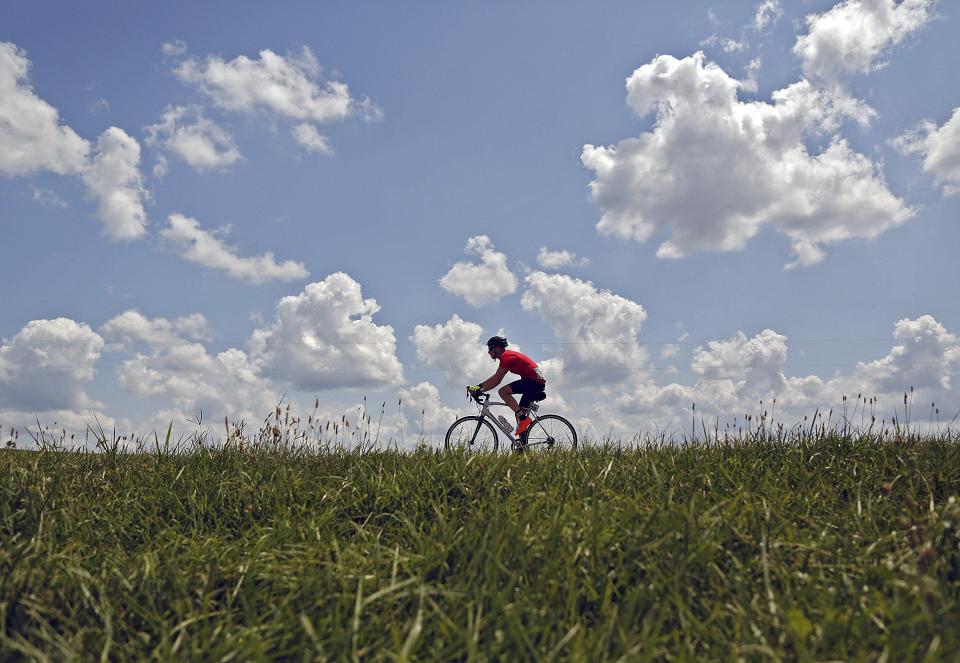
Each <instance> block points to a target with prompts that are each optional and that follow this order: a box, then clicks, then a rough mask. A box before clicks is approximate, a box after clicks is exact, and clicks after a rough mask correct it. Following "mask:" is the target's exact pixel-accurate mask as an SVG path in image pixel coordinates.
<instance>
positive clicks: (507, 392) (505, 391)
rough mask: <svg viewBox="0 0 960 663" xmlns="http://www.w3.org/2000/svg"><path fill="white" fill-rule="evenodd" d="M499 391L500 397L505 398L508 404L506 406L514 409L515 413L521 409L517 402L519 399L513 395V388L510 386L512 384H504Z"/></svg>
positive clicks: (504, 400)
mask: <svg viewBox="0 0 960 663" xmlns="http://www.w3.org/2000/svg"><path fill="white" fill-rule="evenodd" d="M497 393H498V394H500V398H502V399H503V402H504V403H505V404H506V406H507V407H508V408H510V409H511V410H513V413H514V414H516V413H517V410H519V409H520V406H519V405H518V404H517V400H516V399H515V398H514V397H513V390H512V389H511V388H510V385H508V384H505V385H503V386H502V387H500V389H499V391H497Z"/></svg>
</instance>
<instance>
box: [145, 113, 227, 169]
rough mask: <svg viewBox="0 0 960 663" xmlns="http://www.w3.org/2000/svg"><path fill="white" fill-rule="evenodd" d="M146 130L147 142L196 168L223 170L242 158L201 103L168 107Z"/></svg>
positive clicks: (225, 133)
mask: <svg viewBox="0 0 960 663" xmlns="http://www.w3.org/2000/svg"><path fill="white" fill-rule="evenodd" d="M146 131H147V139H146V142H147V145H150V146H152V147H157V148H159V149H161V150H164V151H166V152H171V153H173V154H176V155H177V156H179V157H180V158H181V159H183V160H184V161H186V162H187V164H188V165H189V166H190V167H191V168H193V169H194V170H197V171H205V170H220V169H224V168H226V167H227V166H230V165H232V164H234V163H236V162H237V161H240V160H241V159H242V158H243V156H242V155H241V154H240V151H239V150H238V149H237V146H236V145H235V144H234V142H233V138H232V137H231V136H230V134H229V133H227V132H226V131H224V130H223V129H222V128H221V127H220V126H219V125H218V124H216V123H215V122H213V121H212V120H210V119H208V118H207V117H205V116H204V114H203V110H202V109H201V108H200V107H198V106H173V107H169V108H167V109H166V110H165V111H164V112H163V115H162V116H161V118H160V122H158V123H156V124H151V125H150V126H148V127H147V128H146Z"/></svg>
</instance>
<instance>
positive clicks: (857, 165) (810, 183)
mask: <svg viewBox="0 0 960 663" xmlns="http://www.w3.org/2000/svg"><path fill="white" fill-rule="evenodd" d="M741 86H742V84H741V83H740V82H738V81H736V80H734V79H733V78H730V77H729V76H728V75H727V74H726V73H725V72H724V71H723V70H722V69H721V68H720V67H719V66H717V65H716V64H714V63H709V62H705V60H704V56H703V54H702V53H696V54H695V55H693V56H690V57H687V58H684V59H682V60H678V59H676V58H674V57H672V56H669V55H662V56H658V57H657V58H655V59H654V60H653V61H652V62H651V63H650V64H647V65H644V66H642V67H640V68H639V69H637V70H636V71H634V72H633V74H632V75H631V76H630V78H629V79H628V80H627V92H628V96H627V99H628V102H629V104H630V106H631V107H632V108H633V110H634V111H635V112H636V113H637V114H638V115H640V116H643V115H645V114H647V113H648V112H650V111H652V110H656V113H657V120H656V125H655V127H654V129H653V131H652V132H650V133H644V134H642V135H641V136H639V137H638V138H627V139H624V140H622V141H620V142H619V143H618V144H617V145H615V146H610V147H594V146H593V145H585V146H584V148H583V153H582V156H581V159H582V161H583V163H584V165H585V166H587V167H588V168H590V169H591V170H593V171H594V172H595V173H596V179H595V180H594V181H593V182H592V183H591V185H590V186H591V190H592V193H593V198H594V200H595V201H596V202H597V203H599V205H600V206H601V208H602V209H603V215H602V217H601V220H600V222H599V224H598V225H597V228H598V230H599V231H600V232H601V233H603V234H609V235H615V236H617V237H622V238H625V239H634V240H637V241H641V242H642V241H645V240H647V239H648V238H650V237H651V236H652V235H654V234H660V233H670V237H669V239H667V240H666V241H664V242H662V243H661V244H660V246H659V248H658V250H657V255H658V256H659V257H662V258H680V257H683V256H686V255H688V254H690V253H693V252H695V251H706V250H719V251H735V250H740V249H742V248H743V247H744V246H745V245H746V243H747V242H748V241H749V240H750V238H752V237H753V236H754V235H755V234H756V233H757V232H759V230H760V229H761V228H762V227H763V226H765V225H770V226H773V227H774V228H776V229H777V230H779V231H780V232H781V233H783V234H785V235H786V236H787V237H788V238H790V240H791V241H792V243H793V247H794V251H795V252H796V253H797V261H796V262H794V263H792V264H793V265H797V264H800V265H809V264H814V263H815V262H818V261H819V260H821V259H822V258H823V247H824V246H825V245H827V244H831V243H835V242H840V241H844V240H850V239H869V238H873V237H876V236H877V235H879V234H881V233H883V232H884V231H886V230H888V229H890V228H892V227H895V226H897V225H900V224H902V223H904V222H905V221H906V220H907V219H909V218H910V217H911V216H912V215H913V213H914V212H913V210H911V209H910V208H908V207H907V206H906V205H905V204H904V202H903V201H902V200H901V199H899V198H897V197H896V196H895V195H893V194H892V193H891V192H890V191H889V190H888V189H887V186H886V183H885V181H884V179H883V175H882V173H881V172H880V167H879V166H878V165H877V164H875V163H873V162H872V161H870V159H868V158H867V157H865V156H864V155H862V154H858V153H856V152H854V151H853V150H852V149H851V148H850V147H849V145H848V144H847V142H846V141H845V140H843V139H842V138H840V137H838V136H833V137H832V138H831V139H830V141H829V145H828V146H827V147H826V149H824V150H822V151H821V152H819V153H817V154H811V153H810V152H808V149H807V147H806V145H805V143H804V140H805V139H807V138H810V137H818V136H823V135H824V134H825V133H828V132H832V131H835V130H836V129H837V128H838V126H839V125H840V123H841V121H842V120H843V119H844V118H851V119H854V120H856V121H858V122H860V123H861V124H864V123H866V122H868V121H869V118H870V116H871V112H872V111H870V110H869V109H868V108H866V107H865V106H864V105H863V104H861V103H859V102H857V101H856V100H854V99H851V98H849V97H847V96H845V95H842V94H839V93H830V92H827V91H825V90H818V89H816V88H814V87H813V86H812V85H811V84H810V83H809V82H807V81H801V82H799V83H795V84H793V85H791V86H789V87H787V88H785V89H783V90H779V91H777V92H774V93H773V95H772V98H773V103H772V104H768V103H764V102H750V103H745V102H741V101H739V100H738V99H737V90H738V88H740V87H741Z"/></svg>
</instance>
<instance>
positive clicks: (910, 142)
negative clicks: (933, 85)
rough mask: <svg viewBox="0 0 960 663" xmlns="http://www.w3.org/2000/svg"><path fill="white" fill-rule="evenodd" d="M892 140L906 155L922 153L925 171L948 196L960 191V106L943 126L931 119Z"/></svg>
mask: <svg viewBox="0 0 960 663" xmlns="http://www.w3.org/2000/svg"><path fill="white" fill-rule="evenodd" d="M892 142H893V145H894V147H896V148H897V149H898V150H900V151H901V152H902V153H904V154H918V155H921V156H922V157H923V170H924V172H927V173H930V174H931V175H933V178H934V180H936V182H937V183H938V184H940V185H941V186H943V192H944V193H945V194H946V195H948V196H952V195H956V194H958V193H960V107H958V108H955V109H953V115H952V116H951V117H950V119H949V120H947V121H946V122H945V123H944V124H943V126H940V127H938V126H937V125H936V124H934V123H933V122H930V121H929V120H928V121H925V122H922V123H921V124H920V126H919V127H917V128H916V129H914V130H912V131H908V132H907V133H905V134H904V135H902V136H900V137H898V138H895V139H894V140H893V141H892Z"/></svg>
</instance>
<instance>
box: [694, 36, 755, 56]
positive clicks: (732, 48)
mask: <svg viewBox="0 0 960 663" xmlns="http://www.w3.org/2000/svg"><path fill="white" fill-rule="evenodd" d="M700 45H701V46H706V47H711V48H712V47H714V46H719V47H720V48H721V49H723V52H724V53H736V52H737V51H742V50H743V49H745V48H746V47H747V42H745V41H737V40H736V39H730V38H729V37H720V36H718V35H711V36H710V37H708V38H706V39H704V40H703V41H701V42H700Z"/></svg>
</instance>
